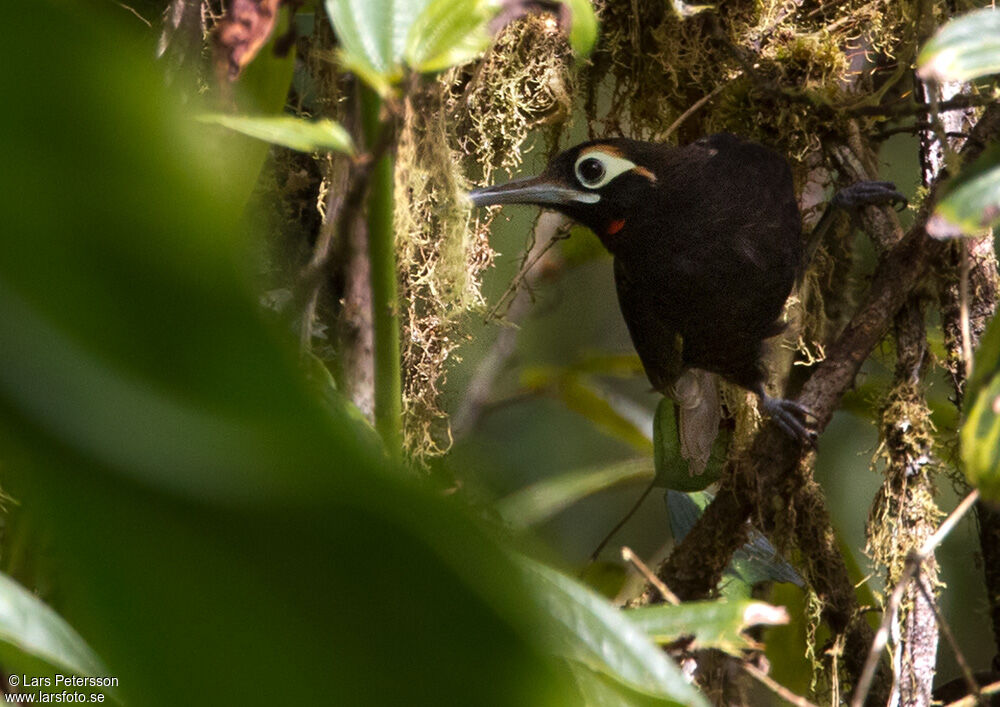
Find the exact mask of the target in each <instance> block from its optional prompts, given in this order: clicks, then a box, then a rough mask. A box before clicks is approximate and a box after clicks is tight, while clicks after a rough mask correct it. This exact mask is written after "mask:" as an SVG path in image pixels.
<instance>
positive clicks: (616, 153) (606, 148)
mask: <svg viewBox="0 0 1000 707" xmlns="http://www.w3.org/2000/svg"><path fill="white" fill-rule="evenodd" d="M591 152H603V153H604V154H605V155H611V156H612V157H624V156H625V155H623V154H622V151H621V150H619V149H618V148H617V147H615V146H614V145H591V146H590V147H588V148H587V149H586V150H584V151H583V152H581V153H580V154H581V155H589V154H590V153H591Z"/></svg>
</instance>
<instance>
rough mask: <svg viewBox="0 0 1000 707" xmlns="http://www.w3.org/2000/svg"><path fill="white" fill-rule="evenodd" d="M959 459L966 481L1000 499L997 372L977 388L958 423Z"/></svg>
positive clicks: (988, 496)
mask: <svg viewBox="0 0 1000 707" xmlns="http://www.w3.org/2000/svg"><path fill="white" fill-rule="evenodd" d="M961 441H962V461H963V462H964V465H965V476H966V478H968V479H969V483H971V484H972V485H973V486H975V487H976V488H978V489H979V491H980V493H982V495H983V497H984V498H986V499H990V500H993V501H1000V375H995V376H993V379H992V380H991V381H990V383H989V385H987V386H985V387H983V388H981V389H980V390H979V393H978V395H976V398H975V400H974V401H973V403H972V408H971V410H970V411H969V416H968V418H967V419H966V421H965V424H964V425H962V430H961Z"/></svg>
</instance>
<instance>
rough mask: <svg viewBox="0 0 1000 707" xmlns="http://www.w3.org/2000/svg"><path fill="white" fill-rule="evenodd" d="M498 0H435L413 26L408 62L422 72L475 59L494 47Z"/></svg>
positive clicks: (408, 43)
mask: <svg viewBox="0 0 1000 707" xmlns="http://www.w3.org/2000/svg"><path fill="white" fill-rule="evenodd" d="M498 6H499V2H497V1H496V0H431V1H430V3H429V4H428V5H427V6H426V7H425V8H424V9H423V11H422V12H421V13H420V15H419V16H418V17H417V19H416V21H414V23H413V25H411V26H410V31H409V35H408V39H407V44H406V53H405V57H404V58H405V59H406V63H407V64H408V65H409V66H411V67H413V68H414V69H416V70H417V71H422V72H432V71H441V70H443V69H447V68H449V67H451V66H457V65H459V64H464V63H466V62H468V61H472V60H473V59H475V58H476V57H478V56H479V55H480V54H482V53H483V52H484V51H485V50H486V48H487V47H489V46H490V42H491V41H492V38H491V37H490V35H489V33H488V32H487V31H486V24H487V23H488V22H489V21H490V19H491V18H492V17H493V15H494V14H495V13H496V11H497V8H498Z"/></svg>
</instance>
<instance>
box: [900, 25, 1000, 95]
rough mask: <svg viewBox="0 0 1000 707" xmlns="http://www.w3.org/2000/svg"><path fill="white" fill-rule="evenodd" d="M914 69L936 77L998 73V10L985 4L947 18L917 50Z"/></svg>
mask: <svg viewBox="0 0 1000 707" xmlns="http://www.w3.org/2000/svg"><path fill="white" fill-rule="evenodd" d="M917 73H918V75H919V76H920V77H921V78H924V79H934V80H936V81H970V80H972V79H975V78H978V77H980V76H987V75H989V74H996V73H1000V12H997V11H996V10H994V9H992V8H984V9H981V10H975V11H973V12H969V13H967V14H965V15H962V16H961V17H957V18H955V19H953V20H951V21H950V22H948V23H947V24H946V25H944V27H942V28H941V29H939V30H938V31H937V33H936V34H935V35H934V36H933V37H931V39H930V41H929V42H927V44H925V45H924V47H923V49H921V50H920V54H919V55H918V56H917Z"/></svg>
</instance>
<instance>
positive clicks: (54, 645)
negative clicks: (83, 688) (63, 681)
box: [0, 574, 114, 695]
mask: <svg viewBox="0 0 1000 707" xmlns="http://www.w3.org/2000/svg"><path fill="white" fill-rule="evenodd" d="M0 659H2V662H3V666H4V671H5V672H6V673H7V674H8V675H11V674H23V675H29V676H35V677H42V676H52V675H54V674H55V673H60V674H63V675H66V674H72V675H79V676H81V677H99V678H102V677H110V676H111V675H112V674H111V673H110V672H109V671H108V669H107V668H106V667H105V666H104V665H103V663H102V662H101V660H100V659H99V658H98V657H97V655H96V654H95V653H94V652H93V651H92V650H91V649H90V646H88V645H87V643H86V642H85V641H84V640H83V639H82V638H81V637H80V635H79V634H78V633H77V632H76V631H74V630H73V628H72V627H71V626H70V625H69V624H68V623H66V622H65V621H64V620H63V619H62V618H61V617H60V616H59V615H58V614H56V612H54V611H53V610H52V609H50V608H49V607H48V606H47V605H46V604H44V603H42V602H41V601H40V600H39V599H38V598H37V597H35V596H34V595H33V594H31V593H30V592H29V591H28V590H26V589H25V588H24V587H22V586H21V585H20V584H18V583H17V582H15V581H14V580H13V579H11V578H10V577H8V576H7V575H5V574H0ZM22 687H24V686H22ZM47 687H48V689H49V690H56V691H59V690H61V689H62V687H60V686H57V685H54V684H53V685H49V686H47ZM98 690H99V691H101V692H105V693H106V694H112V695H113V694H114V692H113V690H109V689H108V688H94V691H95V692H96V691H98ZM28 691H30V690H28Z"/></svg>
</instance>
